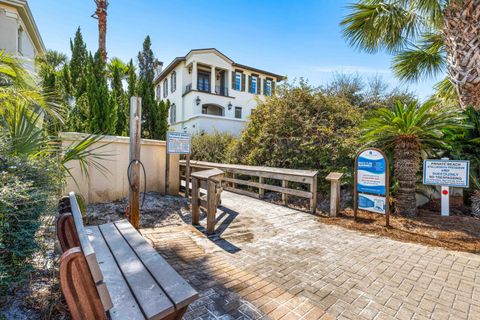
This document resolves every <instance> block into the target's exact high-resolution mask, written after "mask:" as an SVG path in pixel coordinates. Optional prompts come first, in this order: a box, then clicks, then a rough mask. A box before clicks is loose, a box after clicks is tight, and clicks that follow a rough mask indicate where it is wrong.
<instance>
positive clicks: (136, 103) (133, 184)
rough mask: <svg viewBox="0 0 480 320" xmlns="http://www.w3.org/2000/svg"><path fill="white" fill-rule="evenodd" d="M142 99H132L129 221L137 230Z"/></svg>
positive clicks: (138, 219)
mask: <svg viewBox="0 0 480 320" xmlns="http://www.w3.org/2000/svg"><path fill="white" fill-rule="evenodd" d="M141 119H142V98H140V97H131V98H130V161H129V167H130V168H131V172H128V173H127V174H129V192H128V205H129V221H130V223H131V224H132V226H134V227H135V228H136V229H138V228H139V227H140V162H139V161H140V143H141V131H142V130H141Z"/></svg>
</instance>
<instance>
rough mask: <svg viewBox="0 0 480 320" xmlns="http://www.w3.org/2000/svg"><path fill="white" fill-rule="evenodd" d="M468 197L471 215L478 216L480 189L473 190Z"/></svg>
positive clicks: (479, 213) (479, 211)
mask: <svg viewBox="0 0 480 320" xmlns="http://www.w3.org/2000/svg"><path fill="white" fill-rule="evenodd" d="M470 199H471V200H472V215H473V216H475V217H480V191H479V190H477V191H475V192H474V193H473V194H472V197H471V198H470Z"/></svg>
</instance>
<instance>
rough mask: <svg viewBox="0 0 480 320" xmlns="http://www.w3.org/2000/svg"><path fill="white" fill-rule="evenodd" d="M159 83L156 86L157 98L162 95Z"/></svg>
mask: <svg viewBox="0 0 480 320" xmlns="http://www.w3.org/2000/svg"><path fill="white" fill-rule="evenodd" d="M160 87H161V86H160V84H159V85H158V86H157V99H161V98H162V95H161V94H160Z"/></svg>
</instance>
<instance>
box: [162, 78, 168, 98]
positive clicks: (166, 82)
mask: <svg viewBox="0 0 480 320" xmlns="http://www.w3.org/2000/svg"><path fill="white" fill-rule="evenodd" d="M167 95H168V80H167V79H165V80H164V81H163V97H164V98H166V97H167Z"/></svg>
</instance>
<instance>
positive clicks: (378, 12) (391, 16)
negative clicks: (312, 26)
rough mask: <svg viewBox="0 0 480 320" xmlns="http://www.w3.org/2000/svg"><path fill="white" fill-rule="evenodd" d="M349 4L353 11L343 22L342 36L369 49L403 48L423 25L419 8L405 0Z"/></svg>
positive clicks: (393, 49)
mask: <svg viewBox="0 0 480 320" xmlns="http://www.w3.org/2000/svg"><path fill="white" fill-rule="evenodd" d="M348 8H349V10H350V11H351V13H350V14H349V15H347V16H346V17H345V18H344V19H343V20H342V22H341V23H340V25H341V26H342V27H343V36H344V37H345V38H346V39H347V40H348V42H349V44H350V45H351V46H353V47H356V48H359V49H362V50H364V51H366V52H369V53H375V52H377V51H378V50H381V49H385V50H387V51H389V52H397V51H399V50H402V49H403V48H405V46H406V45H407V44H408V41H409V39H410V38H415V37H416V36H417V35H418V34H419V32H420V30H421V28H422V26H423V24H422V21H423V18H422V16H420V15H419V12H418V11H417V10H413V9H412V8H411V7H410V6H407V5H405V4H404V3H402V1H380V0H366V1H360V2H359V3H356V4H352V5H350V6H349V7H348Z"/></svg>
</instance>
